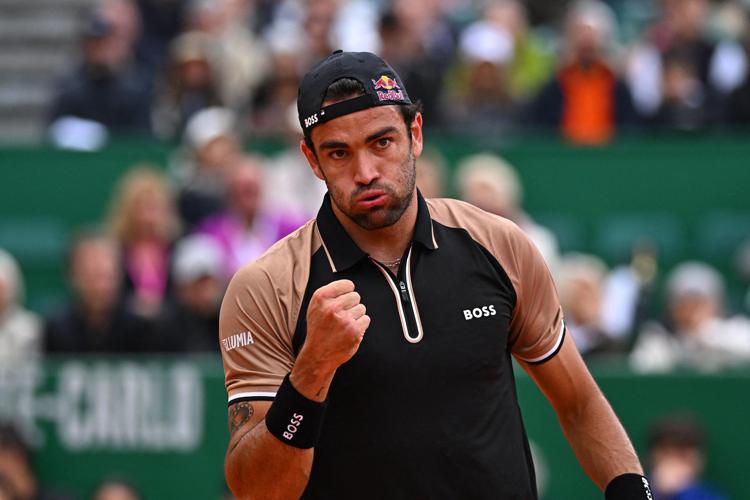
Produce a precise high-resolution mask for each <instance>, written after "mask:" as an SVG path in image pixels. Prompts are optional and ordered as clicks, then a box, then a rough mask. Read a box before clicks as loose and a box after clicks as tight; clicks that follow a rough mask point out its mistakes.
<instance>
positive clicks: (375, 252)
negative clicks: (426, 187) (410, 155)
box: [332, 189, 418, 262]
mask: <svg viewBox="0 0 750 500" xmlns="http://www.w3.org/2000/svg"><path fill="white" fill-rule="evenodd" d="M332 205H333V213H334V214H335V215H336V218H337V219H338V220H339V222H341V225H342V226H344V229H345V230H346V232H347V233H348V234H349V236H350V237H351V238H352V240H354V243H356V244H357V246H358V247H359V248H361V249H362V251H364V252H365V253H367V254H368V255H370V257H372V258H373V259H375V260H378V261H381V262H382V261H392V260H395V259H398V258H399V257H401V256H402V255H403V254H404V252H405V251H406V247H407V245H408V244H409V242H410V241H411V238H412V236H413V235H414V227H415V226H416V223H417V210H418V203H417V191H416V189H415V190H414V192H413V193H412V199H411V203H409V206H408V207H407V209H406V211H404V213H403V214H402V215H401V218H400V219H399V220H398V221H397V222H396V223H395V224H393V225H390V226H388V227H383V228H380V229H364V228H363V227H361V226H359V225H358V224H357V223H356V222H354V221H352V220H351V219H350V218H349V217H347V216H346V215H344V214H343V213H341V212H340V211H339V209H338V207H336V204H335V203H333V204H332Z"/></svg>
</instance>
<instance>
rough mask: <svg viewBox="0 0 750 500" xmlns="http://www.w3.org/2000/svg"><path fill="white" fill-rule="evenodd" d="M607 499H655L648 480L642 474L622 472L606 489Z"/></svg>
mask: <svg viewBox="0 0 750 500" xmlns="http://www.w3.org/2000/svg"><path fill="white" fill-rule="evenodd" d="M604 498H605V500H653V498H654V497H653V496H651V487H650V486H649V485H648V480H647V479H646V478H645V477H643V476H641V475H640V474H621V475H619V476H617V477H616V478H614V479H613V480H612V481H610V482H609V484H608V485H607V489H606V490H604Z"/></svg>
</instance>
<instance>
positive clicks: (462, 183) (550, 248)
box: [456, 153, 560, 275]
mask: <svg viewBox="0 0 750 500" xmlns="http://www.w3.org/2000/svg"><path fill="white" fill-rule="evenodd" d="M456 182H457V185H458V191H459V194H460V197H461V199H462V200H465V201H468V202H469V203H471V204H473V205H476V206H477V207H479V208H481V209H482V210H486V211H487V212H490V213H493V214H496V215H499V216H501V217H505V218H506V219H510V220H512V221H513V222H515V223H516V224H518V226H519V227H520V228H521V229H523V231H524V232H525V233H526V235H527V236H528V237H529V238H530V239H531V241H533V242H534V244H535V245H536V247H537V248H538V249H539V252H540V253H541V254H542V257H544V260H545V262H546V263H547V267H549V268H550V271H551V272H552V274H553V275H554V274H555V272H556V269H557V265H558V261H559V259H560V256H559V248H558V244H557V238H556V237H555V235H554V234H553V233H552V232H551V231H550V230H549V229H547V228H545V227H542V226H540V225H539V224H537V223H536V222H534V221H533V220H532V219H531V217H530V216H529V215H528V214H526V213H525V212H524V211H523V208H522V204H521V202H522V198H523V190H522V187H521V181H520V179H519V178H518V174H517V173H516V171H515V170H514V169H513V167H512V166H511V165H509V164H508V163H507V162H506V161H505V160H503V159H502V158H500V157H498V156H495V155H492V154H489V153H482V154H476V155H473V156H469V157H467V158H465V159H463V160H462V161H461V162H460V163H459V165H458V168H457V170H456Z"/></svg>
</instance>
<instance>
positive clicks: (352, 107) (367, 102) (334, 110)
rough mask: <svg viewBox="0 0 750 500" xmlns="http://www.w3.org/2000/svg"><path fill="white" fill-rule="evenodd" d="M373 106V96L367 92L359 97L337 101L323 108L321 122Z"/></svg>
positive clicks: (320, 114) (320, 116) (320, 115)
mask: <svg viewBox="0 0 750 500" xmlns="http://www.w3.org/2000/svg"><path fill="white" fill-rule="evenodd" d="M372 107H373V103H372V97H371V96H369V95H367V94H363V95H361V96H359V97H355V98H354V99H347V100H346V101H341V102H337V103H335V104H331V105H330V106H326V107H325V108H323V109H321V110H320V113H319V122H320V123H325V122H327V121H329V120H333V119H334V118H338V117H339V116H344V115H348V114H350V113H356V112H357V111H362V110H363V109H368V108H372Z"/></svg>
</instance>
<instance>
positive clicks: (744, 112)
mask: <svg viewBox="0 0 750 500" xmlns="http://www.w3.org/2000/svg"><path fill="white" fill-rule="evenodd" d="M746 9H747V12H746V14H745V17H746V20H745V29H744V33H743V35H742V38H741V42H742V49H743V51H744V54H745V61H746V66H750V6H748V7H746ZM726 110H727V111H726V112H725V115H726V120H727V121H728V122H729V123H730V124H734V125H750V70H748V69H747V67H746V68H745V75H744V79H743V80H742V81H741V82H740V83H739V85H738V86H737V88H736V89H734V90H733V91H732V93H731V94H730V96H729V99H728V102H727V106H726Z"/></svg>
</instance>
